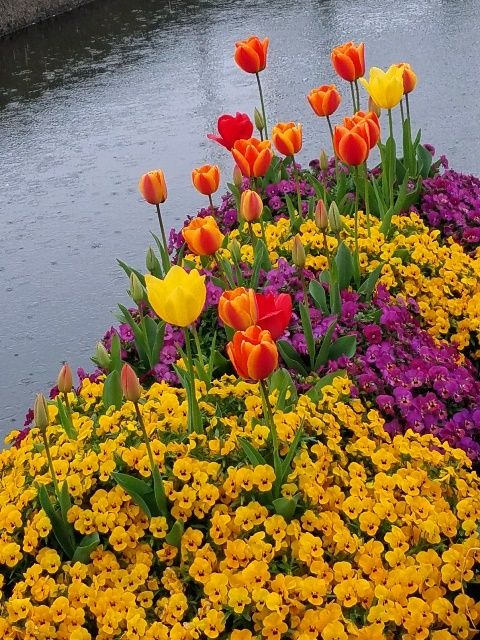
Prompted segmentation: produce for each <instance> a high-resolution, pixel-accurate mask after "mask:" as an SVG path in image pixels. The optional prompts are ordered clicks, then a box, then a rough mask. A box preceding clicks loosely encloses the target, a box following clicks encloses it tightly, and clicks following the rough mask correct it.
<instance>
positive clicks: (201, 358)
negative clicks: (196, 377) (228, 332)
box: [190, 324, 210, 386]
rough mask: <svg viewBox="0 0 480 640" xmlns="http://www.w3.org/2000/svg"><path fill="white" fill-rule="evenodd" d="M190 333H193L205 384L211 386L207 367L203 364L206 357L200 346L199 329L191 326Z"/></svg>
mask: <svg viewBox="0 0 480 640" xmlns="http://www.w3.org/2000/svg"><path fill="white" fill-rule="evenodd" d="M190 331H191V332H192V334H193V339H194V341H195V347H196V349H197V355H198V363H199V367H200V370H201V372H202V378H203V380H204V381H205V384H206V385H207V386H210V385H209V380H208V376H207V372H206V370H205V366H204V364H203V362H204V357H203V352H202V345H201V344H200V336H199V335H198V331H197V327H196V326H195V325H194V324H191V325H190Z"/></svg>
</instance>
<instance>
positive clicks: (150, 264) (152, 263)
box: [145, 247, 161, 274]
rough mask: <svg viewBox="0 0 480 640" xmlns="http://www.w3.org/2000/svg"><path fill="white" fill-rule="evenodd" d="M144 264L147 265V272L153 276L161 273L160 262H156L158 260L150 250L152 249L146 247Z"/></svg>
mask: <svg viewBox="0 0 480 640" xmlns="http://www.w3.org/2000/svg"><path fill="white" fill-rule="evenodd" d="M145 264H146V265H147V269H148V271H150V273H153V274H155V273H159V272H161V269H160V262H159V261H158V258H157V256H156V255H155V251H154V250H153V249H152V247H148V250H147V257H146V260H145Z"/></svg>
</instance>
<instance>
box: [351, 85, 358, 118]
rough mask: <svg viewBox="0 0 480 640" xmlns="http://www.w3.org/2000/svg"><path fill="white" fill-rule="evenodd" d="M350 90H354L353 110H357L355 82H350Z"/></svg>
mask: <svg viewBox="0 0 480 640" xmlns="http://www.w3.org/2000/svg"><path fill="white" fill-rule="evenodd" d="M350 91H351V92H352V103H353V112H354V113H355V112H356V111H357V104H356V102H355V90H354V88H353V82H350Z"/></svg>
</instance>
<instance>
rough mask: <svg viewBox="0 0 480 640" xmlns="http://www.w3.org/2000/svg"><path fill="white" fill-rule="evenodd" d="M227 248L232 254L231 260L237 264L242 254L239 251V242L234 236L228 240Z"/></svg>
mask: <svg viewBox="0 0 480 640" xmlns="http://www.w3.org/2000/svg"><path fill="white" fill-rule="evenodd" d="M228 250H229V251H230V255H231V256H232V258H233V261H234V262H235V263H236V264H238V263H239V262H240V261H241V259H242V256H241V252H240V243H239V242H238V240H237V239H236V238H233V240H230V242H229V243H228Z"/></svg>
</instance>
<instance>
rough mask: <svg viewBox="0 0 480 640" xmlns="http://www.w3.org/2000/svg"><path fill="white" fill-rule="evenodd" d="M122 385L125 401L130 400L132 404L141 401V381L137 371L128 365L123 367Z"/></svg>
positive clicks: (121, 374)
mask: <svg viewBox="0 0 480 640" xmlns="http://www.w3.org/2000/svg"><path fill="white" fill-rule="evenodd" d="M120 383H121V386H122V393H123V395H124V396H125V400H130V401H131V402H138V401H139V400H140V396H141V395H142V387H141V386H140V381H139V380H138V377H137V374H136V373H135V371H134V370H133V369H132V367H131V366H130V365H129V364H127V363H125V364H124V365H123V367H122V371H121V373H120Z"/></svg>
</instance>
